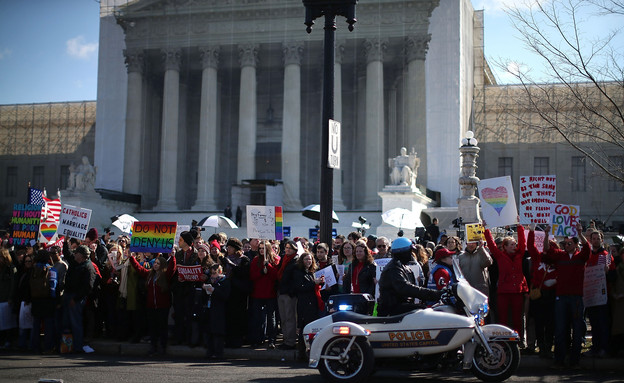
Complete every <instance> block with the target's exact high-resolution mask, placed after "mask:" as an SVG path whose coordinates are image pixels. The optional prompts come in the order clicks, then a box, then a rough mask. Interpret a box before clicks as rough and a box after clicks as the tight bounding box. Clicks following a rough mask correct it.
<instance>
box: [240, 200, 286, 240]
mask: <svg viewBox="0 0 624 383" xmlns="http://www.w3.org/2000/svg"><path fill="white" fill-rule="evenodd" d="M247 237H248V238H259V239H277V240H279V241H281V240H282V239H284V232H283V216H282V207H281V206H261V205H247Z"/></svg>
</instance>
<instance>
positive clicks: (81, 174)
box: [67, 156, 95, 191]
mask: <svg viewBox="0 0 624 383" xmlns="http://www.w3.org/2000/svg"><path fill="white" fill-rule="evenodd" d="M94 187H95V167H93V165H91V163H89V159H88V158H87V157H86V156H83V157H82V164H80V165H78V167H75V166H74V164H71V166H70V167H69V181H68V182H67V189H68V190H76V191H87V190H93V189H94Z"/></svg>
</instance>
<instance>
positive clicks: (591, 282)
mask: <svg viewBox="0 0 624 383" xmlns="http://www.w3.org/2000/svg"><path fill="white" fill-rule="evenodd" d="M606 304H607V277H606V274H605V267H604V264H603V265H596V266H585V279H584V282H583V305H584V306H585V307H592V306H600V305H606Z"/></svg>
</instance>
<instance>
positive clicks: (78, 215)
mask: <svg viewBox="0 0 624 383" xmlns="http://www.w3.org/2000/svg"><path fill="white" fill-rule="evenodd" d="M89 221H91V210H90V209H85V208H82V207H76V206H72V205H63V208H62V209H61V217H60V220H59V224H58V228H57V232H58V235H60V236H63V237H67V238H76V239H79V240H84V239H85V237H86V236H87V232H88V231H89Z"/></svg>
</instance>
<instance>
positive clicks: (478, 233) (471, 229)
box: [466, 223, 485, 242]
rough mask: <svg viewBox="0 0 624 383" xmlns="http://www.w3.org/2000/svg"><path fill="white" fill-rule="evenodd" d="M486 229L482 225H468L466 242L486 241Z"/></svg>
mask: <svg viewBox="0 0 624 383" xmlns="http://www.w3.org/2000/svg"><path fill="white" fill-rule="evenodd" d="M484 232H485V229H484V228H483V225H481V224H480V223H470V224H467V225H466V242H479V241H484V240H485V237H484V236H483V233H484Z"/></svg>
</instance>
